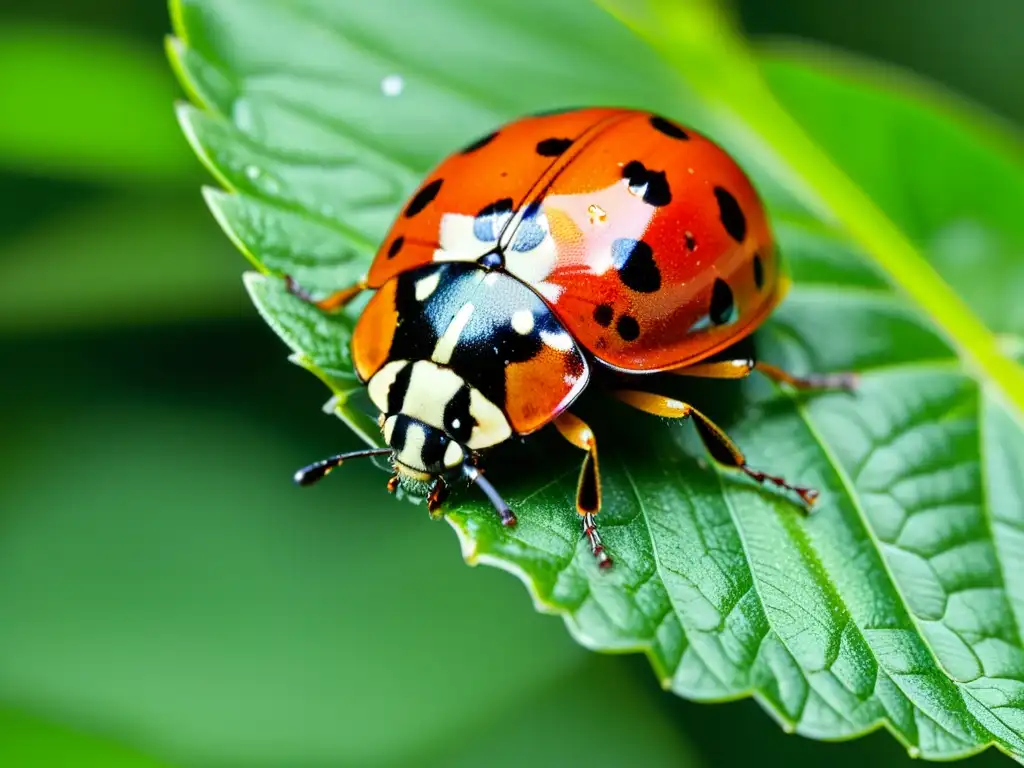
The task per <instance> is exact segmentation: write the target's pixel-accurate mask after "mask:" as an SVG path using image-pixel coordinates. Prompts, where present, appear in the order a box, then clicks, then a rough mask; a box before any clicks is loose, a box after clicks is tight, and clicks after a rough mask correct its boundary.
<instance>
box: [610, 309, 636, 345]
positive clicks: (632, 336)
mask: <svg viewBox="0 0 1024 768" xmlns="http://www.w3.org/2000/svg"><path fill="white" fill-rule="evenodd" d="M615 331H616V333H618V334H619V336H620V337H622V340H623V341H635V340H636V339H637V338H638V337H639V336H640V324H639V323H638V322H637V321H636V319H635V318H633V317H630V316H629V315H623V316H622V317H620V318H619V322H617V323H616V324H615Z"/></svg>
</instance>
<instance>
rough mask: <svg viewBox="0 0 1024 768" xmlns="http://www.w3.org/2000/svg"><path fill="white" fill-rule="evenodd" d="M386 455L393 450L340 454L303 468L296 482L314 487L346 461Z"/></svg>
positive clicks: (298, 473) (366, 450) (380, 449)
mask: <svg viewBox="0 0 1024 768" xmlns="http://www.w3.org/2000/svg"><path fill="white" fill-rule="evenodd" d="M386 453H391V449H390V448H366V449H364V450H362V451H350V452H349V453H339V454H338V455H337V456H331V457H330V458H329V459H321V460H320V461H316V462H313V463H312V464H310V465H309V466H307V467H303V468H302V469H300V470H299V471H298V472H296V473H295V482H296V483H297V484H299V485H312V484H313V483H315V482H317V481H318V480H323V479H324V478H325V477H327V475H329V474H330V472H331V470H332V469H334V468H335V467H340V466H341V464H342V462H344V461H348V460H349V459H364V458H367V457H368V456H383V455H384V454H386Z"/></svg>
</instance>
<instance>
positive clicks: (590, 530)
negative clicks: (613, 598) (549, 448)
mask: <svg viewBox="0 0 1024 768" xmlns="http://www.w3.org/2000/svg"><path fill="white" fill-rule="evenodd" d="M555 428H556V429H557V430H558V431H559V432H560V433H561V434H562V437H564V438H565V439H566V440H568V441H569V442H570V443H572V444H573V445H575V446H576V447H577V448H581V449H582V450H584V451H586V452H587V456H586V458H584V459H583V467H582V469H581V470H580V480H579V483H578V484H577V486H576V511H577V512H578V513H579V514H580V517H581V518H583V535H585V536H586V537H587V541H588V542H590V551H591V552H593V553H594V557H596V558H597V564H598V566H600V567H601V568H610V567H611V565H612V559H611V558H610V557H609V556H608V553H607V552H605V549H604V545H603V544H602V543H601V534H600V533H598V531H597V525H596V524H595V523H594V515H596V514H597V513H598V512H600V511H601V475H600V473H599V471H598V465H597V440H596V439H595V438H594V433H593V432H592V431H591V429H590V427H588V426H587V424H586V422H584V421H583V420H582V419H579V418H577V417H576V416H573V415H572V414H571V413H569V412H568V411H566V412H564V413H562V414H561V415H560V416H559V417H558V418H557V419H555Z"/></svg>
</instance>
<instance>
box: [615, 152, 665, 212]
mask: <svg viewBox="0 0 1024 768" xmlns="http://www.w3.org/2000/svg"><path fill="white" fill-rule="evenodd" d="M622 178H624V179H626V181H627V183H628V184H629V189H630V191H631V192H633V193H634V194H641V190H642V194H643V198H644V202H645V203H648V204H649V205H653V206H655V207H658V208H660V207H661V206H663V205H668V204H669V203H671V202H672V191H671V190H670V189H669V186H668V179H667V178H665V172H664V171H651V170H648V168H647V167H646V166H645V165H644V164H643V163H641V162H640V161H639V160H630V161H629V162H628V163H626V166H625V167H624V168H623V169H622Z"/></svg>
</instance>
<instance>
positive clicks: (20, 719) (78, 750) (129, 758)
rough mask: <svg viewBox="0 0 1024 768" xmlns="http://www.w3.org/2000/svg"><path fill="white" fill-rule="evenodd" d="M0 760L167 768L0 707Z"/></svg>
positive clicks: (26, 767) (33, 767)
mask: <svg viewBox="0 0 1024 768" xmlns="http://www.w3.org/2000/svg"><path fill="white" fill-rule="evenodd" d="M0 760H2V761H3V764H4V765H16V766H18V768H53V766H57V765H60V766H74V768H170V764H169V763H165V762H163V761H162V760H161V761H157V760H154V759H153V758H151V757H148V756H146V755H143V754H142V753H140V752H138V751H136V750H134V749H130V748H128V747H126V746H123V745H121V744H117V743H114V742H112V741H110V740H108V739H104V738H100V737H97V736H95V735H93V734H91V733H85V732H82V731H78V730H76V729H71V728H68V727H66V726H65V725H63V724H62V723H56V722H53V721H50V720H45V719H42V718H39V717H33V716H31V715H28V714H26V713H24V712H21V711H18V710H15V709H12V708H9V707H4V708H0Z"/></svg>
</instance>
